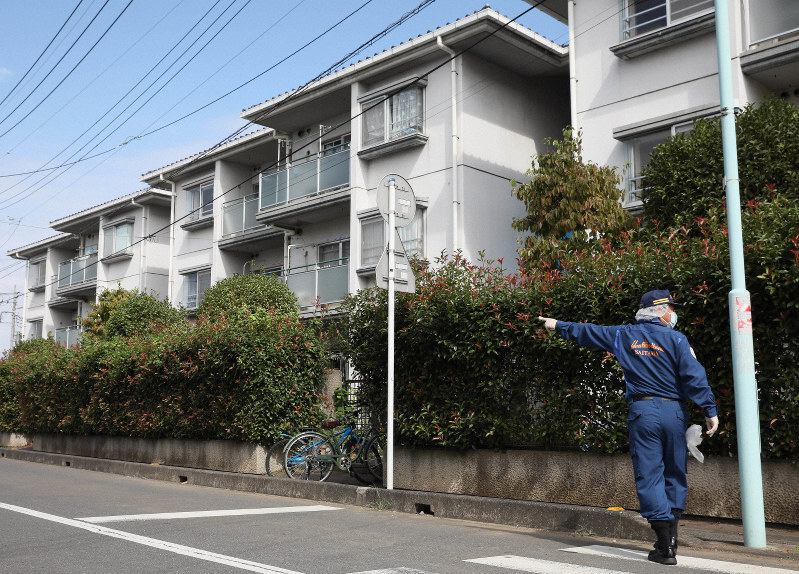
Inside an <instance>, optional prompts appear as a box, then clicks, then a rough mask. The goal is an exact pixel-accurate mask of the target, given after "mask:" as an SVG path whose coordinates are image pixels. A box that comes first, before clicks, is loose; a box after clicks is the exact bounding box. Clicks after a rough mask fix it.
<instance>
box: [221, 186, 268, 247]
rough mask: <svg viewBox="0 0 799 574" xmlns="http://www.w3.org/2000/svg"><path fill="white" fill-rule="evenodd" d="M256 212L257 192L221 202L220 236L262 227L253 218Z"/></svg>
mask: <svg viewBox="0 0 799 574" xmlns="http://www.w3.org/2000/svg"><path fill="white" fill-rule="evenodd" d="M257 213H258V194H257V193H253V194H251V195H248V196H246V197H242V198H239V199H234V200H232V201H227V202H225V203H224V204H222V236H223V237H224V236H225V235H232V234H233V233H238V232H239V231H244V230H245V229H253V228H255V227H262V226H263V224H261V223H258V221H257V220H256V219H255V215H256V214H257Z"/></svg>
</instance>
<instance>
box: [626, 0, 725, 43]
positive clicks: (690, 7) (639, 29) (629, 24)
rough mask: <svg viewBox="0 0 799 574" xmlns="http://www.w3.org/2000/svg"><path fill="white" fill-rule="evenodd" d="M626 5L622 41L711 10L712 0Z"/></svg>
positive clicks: (653, 0) (665, 0)
mask: <svg viewBox="0 0 799 574" xmlns="http://www.w3.org/2000/svg"><path fill="white" fill-rule="evenodd" d="M626 4H627V6H628V8H627V10H626V14H625V16H624V17H623V18H622V28H623V31H622V32H623V33H622V39H624V40H629V39H630V38H634V37H636V36H640V35H641V34H646V33H647V32H651V31H653V30H657V29H659V28H665V27H666V26H672V25H673V24H676V23H678V22H680V21H683V20H687V19H688V18H692V17H694V16H699V15H700V14H702V13H707V12H711V11H712V10H713V0H645V1H643V2H642V1H640V0H638V1H636V2H630V1H629V0H628V1H627V2H626Z"/></svg>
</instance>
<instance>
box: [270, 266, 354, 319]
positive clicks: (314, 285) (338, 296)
mask: <svg viewBox="0 0 799 574" xmlns="http://www.w3.org/2000/svg"><path fill="white" fill-rule="evenodd" d="M349 269H350V265H349V259H347V258H345V259H333V260H331V261H323V262H321V263H316V264H313V265H303V266H302V267H294V268H291V269H287V270H285V271H284V272H283V274H282V275H281V277H282V278H283V279H284V280H285V281H286V285H287V286H288V288H289V289H291V291H292V292H293V293H294V294H295V295H296V296H297V300H298V303H299V305H300V308H307V307H314V306H316V305H317V304H319V305H329V304H330V303H339V302H341V301H343V300H344V297H346V296H347V293H348V285H349V283H348V277H349Z"/></svg>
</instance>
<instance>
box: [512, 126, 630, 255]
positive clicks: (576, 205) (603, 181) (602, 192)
mask: <svg viewBox="0 0 799 574" xmlns="http://www.w3.org/2000/svg"><path fill="white" fill-rule="evenodd" d="M544 143H545V144H547V145H552V146H553V147H554V149H553V150H552V151H549V152H547V153H545V154H543V155H541V156H539V157H538V158H536V159H535V160H534V161H533V166H532V168H531V169H529V170H527V174H528V175H530V176H531V180H530V182H529V183H524V184H519V183H518V182H516V181H514V182H513V194H514V195H515V196H516V197H518V198H519V199H520V200H521V201H523V202H524V204H525V206H526V208H527V215H526V216H525V217H523V218H521V219H514V221H513V223H512V225H513V228H514V229H515V230H516V231H529V232H531V233H532V235H529V236H527V237H526V238H525V239H524V247H521V248H520V249H519V250H518V251H519V255H520V257H521V259H522V261H524V262H526V263H525V265H531V264H536V263H537V262H539V261H542V262H545V263H554V262H556V261H557V260H558V259H560V257H561V256H562V254H563V253H566V252H568V251H570V250H573V249H578V248H580V246H583V245H585V244H586V242H587V241H588V240H589V239H590V238H591V237H592V236H594V234H597V233H598V234H601V235H605V234H610V235H614V234H616V233H618V232H620V231H622V230H624V229H626V228H628V227H629V226H630V224H631V223H632V218H631V217H630V216H629V214H627V212H625V211H624V209H623V208H622V206H621V203H620V199H621V190H620V188H619V182H620V177H619V174H618V173H617V171H616V169H615V168H611V167H603V166H599V165H596V164H594V163H591V162H588V163H584V162H583V158H582V155H581V154H582V138H581V134H580V132H578V133H577V134H576V135H575V134H574V132H573V131H572V129H571V128H566V129H564V130H563V139H562V140H560V141H557V140H551V139H547V140H544Z"/></svg>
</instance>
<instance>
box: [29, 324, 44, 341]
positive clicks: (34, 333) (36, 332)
mask: <svg viewBox="0 0 799 574" xmlns="http://www.w3.org/2000/svg"><path fill="white" fill-rule="evenodd" d="M43 326H44V319H37V320H35V321H29V322H28V340H29V341H30V340H33V339H41V338H42V331H43Z"/></svg>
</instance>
